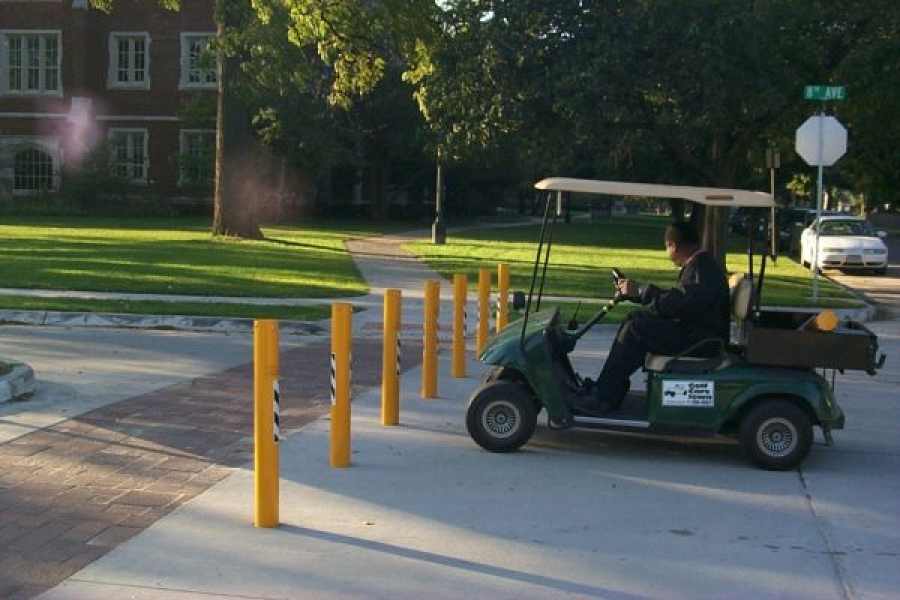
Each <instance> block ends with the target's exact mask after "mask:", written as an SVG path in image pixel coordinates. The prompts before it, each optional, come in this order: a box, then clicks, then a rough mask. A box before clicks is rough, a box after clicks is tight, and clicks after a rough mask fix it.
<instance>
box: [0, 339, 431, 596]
mask: <svg viewBox="0 0 900 600" xmlns="http://www.w3.org/2000/svg"><path fill="white" fill-rule="evenodd" d="M404 344H405V346H412V348H410V349H409V350H407V348H406V347H405V348H404V365H403V366H404V368H409V367H411V366H413V365H414V364H417V363H418V361H419V359H420V358H421V350H420V349H421V346H420V345H419V346H418V348H419V351H416V344H415V343H410V344H407V343H406V341H404ZM329 348H330V341H318V342H315V343H313V344H311V345H309V346H306V347H303V348H297V349H294V350H290V351H286V352H282V354H281V357H280V360H281V378H280V381H281V391H282V427H283V429H284V430H286V431H288V432H289V431H291V430H296V429H297V428H299V427H301V426H303V425H305V424H306V423H308V422H310V421H312V420H314V419H316V418H317V417H319V416H321V415H323V414H325V413H326V412H327V410H328V403H329V395H330V381H329V369H328V366H327V365H328V356H329V352H330V349H329ZM252 375H253V373H252V364H250V363H248V364H245V365H242V366H239V367H235V368H232V369H228V370H225V371H222V372H219V373H215V374H213V375H209V376H206V377H200V378H198V379H194V380H192V381H188V382H184V383H180V384H176V385H172V386H169V387H167V388H164V389H161V390H157V391H155V392H151V393H148V394H144V395H141V396H137V397H135V398H130V399H127V400H123V401H121V402H118V403H115V404H112V405H108V406H106V407H103V408H100V409H97V410H95V411H92V412H89V413H86V414H84V415H81V416H80V417H77V418H74V419H71V420H69V421H65V422H62V423H60V424H58V425H55V426H53V427H49V428H47V429H43V430H41V431H37V432H35V433H32V434H29V435H26V436H23V437H20V438H18V439H16V440H13V441H11V442H9V443H6V444H0V598H5V599H9V600H24V599H27V598H32V597H34V596H36V595H38V594H40V593H42V592H43V591H45V590H47V589H49V588H51V587H54V586H56V585H57V584H59V583H60V582H61V581H63V580H64V579H66V578H67V577H69V576H71V575H72V574H74V573H75V572H77V571H78V570H80V569H81V568H83V567H84V566H86V565H88V564H90V563H91V562H93V561H94V560H96V559H97V558H99V557H101V556H103V555H104V554H106V553H107V552H109V551H110V550H111V549H112V548H114V547H115V546H116V545H118V544H120V543H122V542H123V541H125V540H127V539H129V538H131V537H132V536H134V535H136V534H137V533H139V532H141V531H142V530H143V529H145V528H146V527H149V526H150V525H151V524H153V523H154V522H156V521H157V520H158V519H160V518H162V517H164V516H165V515H167V514H169V513H170V512H172V511H173V510H175V509H176V508H177V507H179V506H180V505H182V504H184V503H185V502H187V501H189V500H190V499H192V498H194V497H196V496H197V495H199V494H201V493H202V492H204V491H205V490H207V489H208V488H209V487H210V486H212V485H213V484H215V483H216V482H218V481H220V480H221V479H223V478H225V477H226V476H228V475H229V474H230V473H231V471H232V469H234V468H236V467H239V466H242V465H247V464H248V463H249V462H250V461H251V460H252V452H253V425H252V413H253V411H252V404H253V401H252V397H253V394H252V386H253V377H252ZM352 377H353V380H352V383H353V386H354V387H355V388H356V387H363V386H373V385H380V378H381V340H373V339H365V338H363V339H357V340H354V341H353V373H352ZM247 514H248V518H251V515H252V507H248V509H247Z"/></svg>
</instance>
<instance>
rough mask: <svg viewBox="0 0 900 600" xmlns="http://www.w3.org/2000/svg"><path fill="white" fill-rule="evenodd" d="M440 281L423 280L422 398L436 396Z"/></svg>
mask: <svg viewBox="0 0 900 600" xmlns="http://www.w3.org/2000/svg"><path fill="white" fill-rule="evenodd" d="M440 300H441V283H440V282H439V281H426V282H425V313H424V318H425V323H424V326H423V339H422V343H423V348H422V398H436V397H437V393H438V392H437V341H438V340H437V337H438V336H437V320H438V312H439V310H440Z"/></svg>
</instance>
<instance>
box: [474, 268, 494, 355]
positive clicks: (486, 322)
mask: <svg viewBox="0 0 900 600" xmlns="http://www.w3.org/2000/svg"><path fill="white" fill-rule="evenodd" d="M490 296H491V270H490V269H478V328H477V329H476V331H475V352H476V354H481V351H482V350H483V349H484V345H485V344H487V338H488V330H489V328H490V301H491V300H490Z"/></svg>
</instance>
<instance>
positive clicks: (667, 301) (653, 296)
mask: <svg viewBox="0 0 900 600" xmlns="http://www.w3.org/2000/svg"><path fill="white" fill-rule="evenodd" d="M641 304H643V305H644V309H643V310H645V311H647V312H648V313H649V314H650V315H655V316H659V317H662V318H664V319H674V320H678V321H681V323H682V324H683V325H685V326H686V327H687V328H689V329H695V328H696V329H697V330H699V331H701V332H704V333H705V334H707V335H708V336H710V337H712V336H715V337H718V338H720V339H722V340H723V341H728V335H729V321H730V319H731V297H730V295H729V291H728V281H727V280H726V279H725V273H724V271H723V270H722V267H721V266H719V263H718V262H717V261H716V259H715V258H713V256H712V255H711V254H710V253H709V252H706V251H705V250H700V251H698V252H697V253H696V254H694V255H693V256H692V257H691V259H690V260H689V261H688V262H687V264H685V265H684V266H683V267H682V268H681V272H680V273H679V274H678V284H677V285H676V286H675V287H674V288H671V289H668V290H661V289H659V288H658V287H656V286H655V285H653V284H650V285H648V286H647V287H646V288H645V289H644V290H642V293H641Z"/></svg>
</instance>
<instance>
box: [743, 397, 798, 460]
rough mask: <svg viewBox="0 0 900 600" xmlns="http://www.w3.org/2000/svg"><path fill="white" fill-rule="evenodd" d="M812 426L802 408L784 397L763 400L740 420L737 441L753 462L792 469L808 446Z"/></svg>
mask: <svg viewBox="0 0 900 600" xmlns="http://www.w3.org/2000/svg"><path fill="white" fill-rule="evenodd" d="M812 440H813V429H812V423H811V422H810V420H809V417H808V416H807V414H806V413H805V412H803V409H801V408H800V407H799V406H797V405H796V404H794V403H792V402H789V401H787V400H767V401H765V402H763V403H761V404H760V405H759V406H757V407H756V408H754V409H753V410H751V411H750V412H749V413H748V414H747V416H746V417H744V420H743V422H742V423H741V443H742V444H743V446H744V450H745V451H746V452H747V454H748V455H749V456H750V458H751V459H752V460H753V462H755V463H756V464H757V465H759V466H760V467H762V468H764V469H768V470H770V471H785V470H787V469H793V468H796V467H798V466H800V464H801V463H802V462H803V460H804V459H805V458H806V456H807V455H808V454H809V450H810V448H811V447H812Z"/></svg>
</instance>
